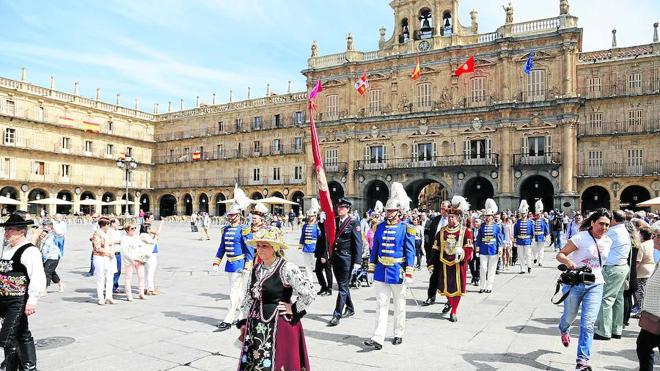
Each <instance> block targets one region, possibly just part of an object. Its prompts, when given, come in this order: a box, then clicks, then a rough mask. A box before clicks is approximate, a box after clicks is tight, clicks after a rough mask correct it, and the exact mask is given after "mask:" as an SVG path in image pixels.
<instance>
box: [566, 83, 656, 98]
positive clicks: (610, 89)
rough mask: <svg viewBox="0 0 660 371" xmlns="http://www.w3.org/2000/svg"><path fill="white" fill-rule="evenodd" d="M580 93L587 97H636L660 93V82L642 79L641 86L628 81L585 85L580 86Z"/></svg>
mask: <svg viewBox="0 0 660 371" xmlns="http://www.w3.org/2000/svg"><path fill="white" fill-rule="evenodd" d="M578 94H580V96H582V97H585V98H587V99H596V98H612V97H634V96H637V95H653V94H660V83H658V82H653V81H645V82H644V81H642V82H641V84H640V86H636V87H630V86H629V85H628V83H627V82H626V81H619V82H614V83H611V84H603V85H600V86H593V87H590V86H585V87H580V88H578Z"/></svg>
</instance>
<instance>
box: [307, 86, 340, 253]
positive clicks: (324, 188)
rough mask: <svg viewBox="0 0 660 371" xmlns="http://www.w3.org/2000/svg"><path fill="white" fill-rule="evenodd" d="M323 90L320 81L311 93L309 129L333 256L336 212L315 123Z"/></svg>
mask: <svg viewBox="0 0 660 371" xmlns="http://www.w3.org/2000/svg"><path fill="white" fill-rule="evenodd" d="M322 90H323V86H322V85H321V82H320V81H318V82H317V83H316V85H315V86H314V88H313V89H312V91H311V92H310V93H309V95H308V97H309V104H308V108H309V129H310V131H311V140H312V157H313V158H314V172H315V173H316V184H317V186H318V191H319V201H320V203H321V210H323V212H324V213H325V222H324V223H323V225H324V227H325V235H326V241H327V242H328V252H329V255H332V252H333V251H334V245H335V230H336V225H335V212H334V210H333V208H332V199H331V198H330V190H329V189H328V180H327V179H326V177H325V169H323V159H321V148H320V147H319V137H318V135H317V134H316V124H315V123H314V111H315V110H316V108H315V106H316V105H315V104H314V101H313V99H315V98H316V96H317V95H318V93H319V92H321V91H322Z"/></svg>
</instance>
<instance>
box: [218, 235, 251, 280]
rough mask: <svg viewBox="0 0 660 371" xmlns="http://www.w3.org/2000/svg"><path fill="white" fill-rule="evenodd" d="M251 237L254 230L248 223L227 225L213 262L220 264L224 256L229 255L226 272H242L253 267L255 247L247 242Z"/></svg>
mask: <svg viewBox="0 0 660 371" xmlns="http://www.w3.org/2000/svg"><path fill="white" fill-rule="evenodd" d="M251 238H252V232H251V230H250V227H249V226H247V225H239V226H236V227H231V226H228V227H225V229H224V230H223V231H222V238H221V239H220V247H218V252H217V253H216V254H215V258H216V259H215V262H214V263H213V264H214V265H220V261H221V260H222V257H223V256H225V255H227V264H225V272H240V271H242V270H243V269H251V268H252V260H253V259H254V249H253V248H252V247H251V246H248V245H247V243H246V242H247V241H248V240H250V239H251ZM246 262H247V263H246Z"/></svg>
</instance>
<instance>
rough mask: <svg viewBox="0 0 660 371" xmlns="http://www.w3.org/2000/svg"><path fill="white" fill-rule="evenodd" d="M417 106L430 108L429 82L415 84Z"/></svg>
mask: <svg viewBox="0 0 660 371" xmlns="http://www.w3.org/2000/svg"><path fill="white" fill-rule="evenodd" d="M416 103H417V108H431V83H428V82H425V83H422V84H418V85H417V100H416Z"/></svg>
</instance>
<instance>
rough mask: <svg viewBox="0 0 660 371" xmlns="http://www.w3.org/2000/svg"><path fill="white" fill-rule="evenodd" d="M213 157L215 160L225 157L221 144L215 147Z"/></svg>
mask: <svg viewBox="0 0 660 371" xmlns="http://www.w3.org/2000/svg"><path fill="white" fill-rule="evenodd" d="M215 156H216V158H224V157H225V150H224V147H223V146H222V144H218V145H216V146H215Z"/></svg>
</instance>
